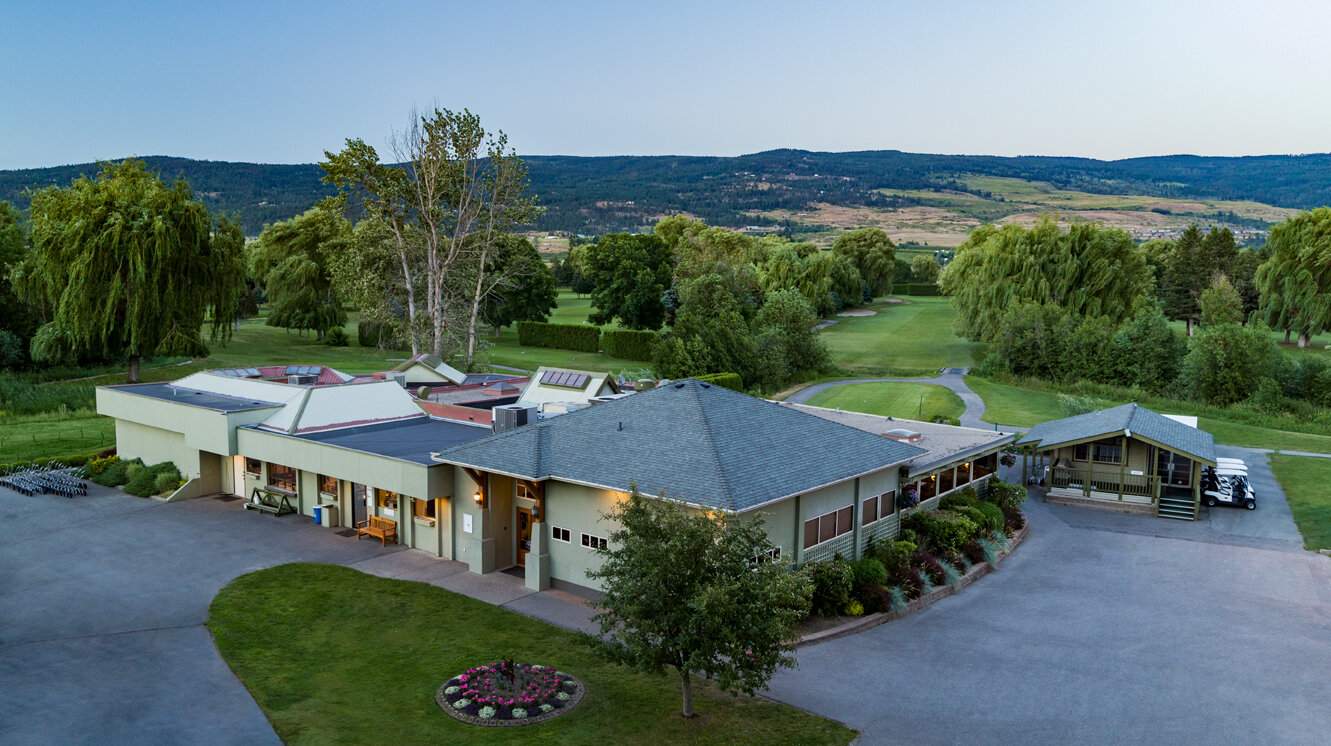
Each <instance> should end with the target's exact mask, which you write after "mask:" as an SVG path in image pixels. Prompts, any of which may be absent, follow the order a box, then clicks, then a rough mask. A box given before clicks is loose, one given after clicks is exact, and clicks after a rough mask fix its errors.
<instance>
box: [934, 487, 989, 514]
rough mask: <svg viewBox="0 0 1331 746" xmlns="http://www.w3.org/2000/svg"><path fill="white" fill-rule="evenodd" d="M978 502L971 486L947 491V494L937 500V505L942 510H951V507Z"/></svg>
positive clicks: (971, 504) (977, 497)
mask: <svg viewBox="0 0 1331 746" xmlns="http://www.w3.org/2000/svg"><path fill="white" fill-rule="evenodd" d="M978 502H980V498H979V496H978V495H976V494H975V489H974V488H973V487H967V488H966V489H964V490H957V491H956V492H949V493H948V494H946V495H943V499H942V500H939V501H938V507H940V508H942V509H944V510H951V509H952V508H960V507H965V506H968V505H970V506H973V505H975V504H976V503H978Z"/></svg>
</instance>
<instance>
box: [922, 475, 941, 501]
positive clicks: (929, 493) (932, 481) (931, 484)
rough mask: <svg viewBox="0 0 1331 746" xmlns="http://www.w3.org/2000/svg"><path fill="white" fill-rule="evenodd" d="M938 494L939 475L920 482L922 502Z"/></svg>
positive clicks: (925, 478) (930, 476)
mask: <svg viewBox="0 0 1331 746" xmlns="http://www.w3.org/2000/svg"><path fill="white" fill-rule="evenodd" d="M937 494H938V475H937V474H930V475H929V476H927V477H924V478H923V479H921V480H920V502H924V501H925V500H928V499H929V498H931V497H934V496H935V495H937Z"/></svg>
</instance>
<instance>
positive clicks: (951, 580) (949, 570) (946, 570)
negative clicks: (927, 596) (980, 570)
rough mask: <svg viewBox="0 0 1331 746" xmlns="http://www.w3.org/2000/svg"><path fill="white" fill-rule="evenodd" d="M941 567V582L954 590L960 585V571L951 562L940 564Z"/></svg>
mask: <svg viewBox="0 0 1331 746" xmlns="http://www.w3.org/2000/svg"><path fill="white" fill-rule="evenodd" d="M940 564H942V566H943V582H945V583H947V584H948V585H950V586H952V587H953V588H956V587H957V585H958V584H960V583H961V570H958V569H957V566H956V565H954V564H952V563H951V562H941V563H940Z"/></svg>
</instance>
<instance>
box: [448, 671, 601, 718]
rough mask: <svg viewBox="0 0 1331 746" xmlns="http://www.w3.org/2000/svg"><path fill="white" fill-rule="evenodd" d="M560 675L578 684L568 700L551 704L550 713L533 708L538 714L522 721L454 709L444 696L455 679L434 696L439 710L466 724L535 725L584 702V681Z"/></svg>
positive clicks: (450, 680) (569, 675)
mask: <svg viewBox="0 0 1331 746" xmlns="http://www.w3.org/2000/svg"><path fill="white" fill-rule="evenodd" d="M559 675H560V677H562V678H563V679H566V680H568V681H572V682H573V683H574V684H576V687H575V688H574V689H573V691H571V692H569V698H568V699H567V700H564V701H563V702H558V703H555V702H551V703H550V704H552V705H555V709H553V710H551V711H549V712H541V711H540V709H539V707H533V708H532V709H534V710H535V711H536V713H537V714H535V715H530V716H528V717H525V718H522V719H521V720H514V719H512V718H501V717H499V715H500V714H501V713H496V715H495V717H490V718H483V717H480V716H479V715H475V714H471V713H469V712H468V711H467V710H474V709H475V708H474V707H469V708H466V709H463V710H459V709H457V708H455V707H453V705H452V704H451V703H450V702H449V701H448V696H447V695H445V694H444V690H445V689H447V688H448V687H449V686H450V685H452V684H453V683H454V680H453V679H449V680H448V681H445V682H444V683H442V684H440V685H439V689H438V691H436V692H435V694H434V701H435V703H436V704H438V705H439V709H441V710H443V711H444V712H446V713H448V714H449V715H451V716H452V717H453V718H455V719H457V720H461V721H462V722H464V723H471V724H472V725H484V726H491V727H496V726H497V727H507V726H520V725H535V724H536V723H543V722H545V721H546V720H550V719H552V718H557V717H559V716H560V715H563V714H564V713H566V712H568V711H569V710H572V709H573V708H575V707H577V706H578V704H579V703H581V702H582V695H584V694H586V693H587V687H586V686H584V685H583V683H582V680H581V679H579V678H578V677H576V676H573V675H571V674H569V673H566V672H564V671H560V672H559ZM501 709H505V710H506V709H507V708H501Z"/></svg>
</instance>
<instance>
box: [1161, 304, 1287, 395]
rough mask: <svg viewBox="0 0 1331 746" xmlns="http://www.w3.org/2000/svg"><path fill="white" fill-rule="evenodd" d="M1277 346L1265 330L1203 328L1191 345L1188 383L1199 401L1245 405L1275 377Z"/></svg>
mask: <svg viewBox="0 0 1331 746" xmlns="http://www.w3.org/2000/svg"><path fill="white" fill-rule="evenodd" d="M1276 354H1277V350H1276V345H1275V342H1274V341H1272V339H1271V337H1270V331H1269V330H1268V329H1266V328H1264V327H1261V326H1239V325H1238V324H1217V325H1215V326H1210V327H1205V326H1204V327H1202V329H1201V331H1199V332H1198V333H1197V334H1196V335H1194V336H1193V338H1192V340H1191V342H1189V344H1188V356H1187V357H1186V358H1184V361H1183V375H1184V380H1185V381H1186V382H1187V384H1188V385H1189V387H1190V388H1191V389H1192V393H1193V395H1194V396H1196V397H1197V398H1199V399H1201V400H1202V401H1205V402H1207V403H1208V404H1218V405H1220V406H1226V405H1229V404H1233V403H1235V402H1240V401H1243V400H1244V399H1247V398H1248V397H1249V396H1251V395H1252V393H1253V392H1254V391H1256V390H1257V387H1258V385H1259V384H1260V383H1261V380H1262V379H1263V378H1266V377H1268V376H1271V375H1272V373H1273V372H1274V363H1275V361H1276V359H1277V358H1276Z"/></svg>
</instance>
